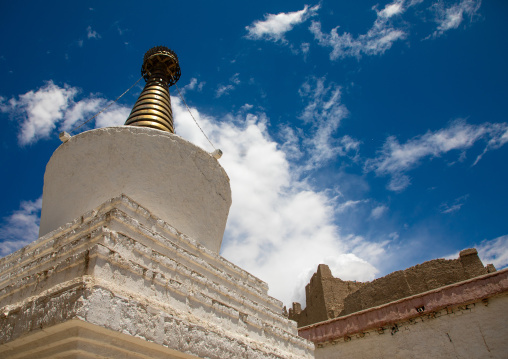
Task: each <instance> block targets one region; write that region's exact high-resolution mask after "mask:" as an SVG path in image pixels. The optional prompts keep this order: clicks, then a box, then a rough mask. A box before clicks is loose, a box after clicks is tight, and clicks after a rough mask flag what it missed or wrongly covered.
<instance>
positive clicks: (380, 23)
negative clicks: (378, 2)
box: [309, 0, 407, 60]
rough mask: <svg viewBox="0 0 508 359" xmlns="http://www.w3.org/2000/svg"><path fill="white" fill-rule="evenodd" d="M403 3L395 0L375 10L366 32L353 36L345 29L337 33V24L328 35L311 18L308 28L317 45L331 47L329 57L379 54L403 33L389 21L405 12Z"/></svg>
mask: <svg viewBox="0 0 508 359" xmlns="http://www.w3.org/2000/svg"><path fill="white" fill-rule="evenodd" d="M406 9H407V8H406V7H404V2H403V1H399V0H396V1H394V2H392V3H390V4H387V5H386V6H385V8H384V9H383V10H380V11H377V10H376V9H375V8H373V10H375V11H376V13H377V18H376V20H375V21H374V24H373V25H372V27H371V28H370V29H369V31H368V32H367V33H366V34H361V35H358V36H357V37H353V35H351V34H350V33H348V32H344V33H343V34H341V35H339V33H338V29H339V26H337V27H335V28H333V29H332V30H331V31H330V34H325V33H323V32H322V31H321V23H320V22H319V21H313V22H312V24H311V26H310V28H309V30H310V31H311V32H312V34H313V35H314V38H315V39H316V40H317V41H318V43H319V45H321V46H325V47H331V48H332V52H331V53H330V59H331V60H336V59H339V58H344V57H348V56H353V57H357V58H360V57H361V55H362V54H365V55H379V54H383V53H384V52H385V51H386V50H388V49H390V48H391V47H392V44H393V43H394V42H395V41H398V40H403V39H405V38H406V37H407V33H406V31H405V30H403V29H402V28H397V27H396V26H395V25H394V24H393V21H392V20H393V18H394V17H396V15H401V14H403V13H404V12H405V11H406Z"/></svg>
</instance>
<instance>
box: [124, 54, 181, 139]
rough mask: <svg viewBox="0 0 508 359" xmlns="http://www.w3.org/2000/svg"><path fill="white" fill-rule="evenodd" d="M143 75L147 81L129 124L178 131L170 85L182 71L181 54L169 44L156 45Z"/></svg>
mask: <svg viewBox="0 0 508 359" xmlns="http://www.w3.org/2000/svg"><path fill="white" fill-rule="evenodd" d="M141 75H142V76H143V78H144V79H145V81H146V85H145V88H144V89H143V92H141V95H139V98H138V100H137V101H136V104H135V105H134V108H133V109H132V111H131V114H130V115H129V118H127V121H125V124H126V125H132V126H141V127H151V128H155V129H158V130H162V131H167V132H171V133H175V131H174V128H173V112H172V110H171V98H170V97H169V87H170V86H172V85H174V84H175V83H176V82H177V81H178V79H179V78H180V75H181V72H180V65H179V63H178V57H177V56H176V54H175V53H174V51H172V50H170V49H168V48H167V47H165V46H156V47H153V48H151V49H150V50H148V51H147V52H146V54H145V57H144V58H143V65H142V66H141Z"/></svg>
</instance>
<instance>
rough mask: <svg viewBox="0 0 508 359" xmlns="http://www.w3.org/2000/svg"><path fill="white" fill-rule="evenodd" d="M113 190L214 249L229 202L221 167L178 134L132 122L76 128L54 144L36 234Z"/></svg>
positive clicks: (102, 199) (92, 205) (93, 204)
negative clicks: (82, 130) (64, 138)
mask: <svg viewBox="0 0 508 359" xmlns="http://www.w3.org/2000/svg"><path fill="white" fill-rule="evenodd" d="M120 194H126V195H127V196H129V197H130V198H132V199H134V200H135V201H137V202H139V203H143V204H146V205H147V206H148V209H149V210H150V211H151V212H152V213H154V214H156V215H157V216H158V217H160V218H161V219H162V220H164V221H165V222H167V223H169V224H170V225H171V226H173V227H174V228H176V229H177V230H178V231H180V232H182V233H185V234H186V235H188V236H190V237H192V238H194V239H196V240H198V241H199V242H201V243H202V244H203V245H204V246H205V247H207V248H208V249H210V250H212V251H215V252H217V253H218V252H219V250H220V246H221V242H222V237H223V235H224V230H225V227H226V221H227V216H228V213H229V207H230V206H231V189H230V185H229V178H228V176H227V174H226V172H225V171H224V169H223V168H222V167H221V166H220V165H219V163H218V162H217V160H216V159H215V158H213V157H212V156H211V155H210V154H208V153H207V152H205V151H204V150H202V149H201V148H199V147H197V146H195V145H193V144H191V143H190V142H187V141H185V140H184V139H182V138H181V137H179V136H177V135H174V134H171V133H168V132H163V131H159V130H154V129H151V128H146V127H136V126H120V127H108V128H101V129H95V130H91V131H87V132H83V133H80V134H78V135H76V136H73V137H72V138H71V139H70V140H69V141H67V142H65V143H63V144H62V145H61V146H60V147H58V148H57V149H56V150H55V152H54V153H53V156H52V157H51V159H50V160H49V162H48V164H47V166H46V173H45V175H44V190H43V200H42V214H41V221H40V231H39V236H44V235H46V234H47V233H49V232H51V231H53V230H55V229H57V228H58V227H60V226H63V225H65V224H66V223H68V222H70V221H72V220H73V219H75V218H77V217H79V216H81V215H82V214H83V213H85V212H87V211H90V210H91V209H93V208H95V207H97V206H99V205H100V204H101V203H103V202H105V201H107V200H108V199H110V198H113V197H116V196H119V195H120Z"/></svg>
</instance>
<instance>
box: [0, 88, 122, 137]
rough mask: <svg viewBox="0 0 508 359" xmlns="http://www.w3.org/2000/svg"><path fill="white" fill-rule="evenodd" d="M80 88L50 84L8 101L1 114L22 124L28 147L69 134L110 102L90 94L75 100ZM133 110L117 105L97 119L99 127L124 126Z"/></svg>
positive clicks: (21, 132)
mask: <svg viewBox="0 0 508 359" xmlns="http://www.w3.org/2000/svg"><path fill="white" fill-rule="evenodd" d="M80 92H81V91H80V89H78V88H77V87H72V86H69V85H66V84H64V85H63V86H62V87H60V86H58V85H56V84H54V83H53V82H52V81H48V82H47V83H46V84H45V85H44V86H42V87H41V88H39V89H38V90H36V91H34V90H31V91H29V92H27V93H25V94H23V95H19V96H18V98H15V97H13V98H11V99H10V100H8V101H6V100H4V101H3V102H2V104H1V105H0V111H1V112H6V113H9V114H10V115H11V117H13V118H15V119H17V120H19V121H20V129H19V133H18V142H19V144H20V145H22V146H25V145H28V144H33V143H35V142H37V141H39V140H41V139H47V138H49V137H50V136H52V135H54V132H55V130H56V129H57V128H58V129H59V130H66V131H69V130H70V129H71V128H72V127H73V126H75V125H76V124H77V123H79V122H81V121H84V120H85V119H87V118H88V117H91V116H92V115H93V114H95V113H97V112H98V111H99V110H100V109H101V108H103V107H104V106H105V105H106V103H107V102H108V101H107V100H106V99H104V98H101V97H98V96H95V95H89V96H86V97H84V98H82V99H80V100H78V101H76V100H75V98H76V97H77V95H78V94H79V93H80ZM129 112H130V109H128V108H126V107H122V106H119V105H117V104H115V105H113V106H112V107H110V108H109V109H108V110H107V111H105V112H104V113H102V114H101V115H99V116H98V117H97V119H96V120H95V125H96V126H97V127H103V126H112V125H121V124H123V123H124V122H125V120H126V119H127V116H128V115H129Z"/></svg>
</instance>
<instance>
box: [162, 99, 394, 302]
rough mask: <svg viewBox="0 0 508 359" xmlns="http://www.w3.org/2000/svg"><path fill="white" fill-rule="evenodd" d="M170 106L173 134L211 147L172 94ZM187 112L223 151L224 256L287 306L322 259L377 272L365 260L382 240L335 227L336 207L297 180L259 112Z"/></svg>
mask: <svg viewBox="0 0 508 359" xmlns="http://www.w3.org/2000/svg"><path fill="white" fill-rule="evenodd" d="M172 104H173V113H174V116H175V117H174V118H175V123H176V125H177V128H178V134H179V135H181V136H182V137H184V138H186V139H188V140H190V141H191V142H194V143H196V144H198V145H200V146H202V147H203V148H207V149H208V150H210V151H211V148H210V147H211V146H210V145H209V144H208V143H207V141H206V139H205V138H204V136H203V135H202V134H201V132H200V131H199V129H197V127H196V125H195V124H194V123H193V120H192V119H191V118H190V115H189V114H188V112H187V110H186V109H185V108H184V106H183V105H182V103H181V102H180V100H179V99H178V98H172ZM191 111H192V113H193V115H194V117H195V118H196V120H197V121H198V122H199V124H200V125H201V127H202V128H203V130H204V131H205V133H207V135H208V136H209V137H210V138H211V139H212V141H213V142H214V143H215V146H216V147H217V148H221V149H222V151H223V152H224V155H223V156H222V158H221V159H220V163H221V165H222V166H223V167H224V169H225V170H226V172H227V173H228V176H229V177H230V179H231V188H232V193H233V204H232V207H231V210H230V214H229V219H228V224H227V229H226V234H225V238H224V241H223V246H222V255H224V256H225V257H226V258H227V259H229V260H231V261H232V262H233V263H235V264H237V265H239V266H241V267H242V268H244V269H246V270H247V271H249V272H251V273H252V274H254V275H256V276H258V277H259V278H261V279H262V280H265V281H267V282H268V284H269V286H270V294H271V295H273V296H275V297H276V298H278V299H281V300H283V301H284V303H285V304H286V305H289V304H290V303H291V301H293V300H299V301H301V300H302V298H303V291H304V284H306V283H305V281H306V280H308V278H310V274H312V273H313V272H314V271H315V270H316V268H317V265H318V264H320V263H327V264H328V265H330V267H331V268H332V270H333V272H334V274H335V275H339V276H341V278H344V279H357V280H371V279H373V278H374V276H375V274H376V273H377V269H376V268H375V264H373V263H369V261H370V260H371V258H379V254H380V253H384V244H375V243H369V242H367V241H366V240H365V239H364V238H361V237H355V236H353V237H351V236H347V237H345V236H344V235H343V234H341V233H340V232H339V228H338V227H337V226H336V225H335V224H334V215H335V214H336V213H337V211H338V209H340V204H337V203H336V200H335V199H334V198H330V197H329V196H328V195H327V193H325V192H319V191H315V190H314V189H313V188H311V187H310V186H309V185H308V184H307V183H306V182H305V181H303V180H301V179H299V178H297V177H295V175H294V173H292V172H291V171H290V167H291V163H290V162H289V160H288V157H287V155H286V153H285V152H283V151H282V150H281V148H280V147H279V146H278V144H277V143H276V142H275V141H274V140H273V139H271V137H270V136H269V135H268V133H267V129H266V122H267V119H266V117H265V116H264V115H262V114H260V115H253V114H246V115H242V116H241V117H233V116H229V117H228V118H227V121H219V120H218V119H215V118H212V117H209V116H206V115H203V114H201V113H199V112H198V111H197V110H196V109H195V108H192V109H191ZM343 205H344V207H352V206H354V203H352V202H351V203H349V204H347V202H345V203H344V204H343ZM344 209H345V208H344ZM309 273H310V274H309ZM298 281H300V282H301V283H300V282H298Z"/></svg>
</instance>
